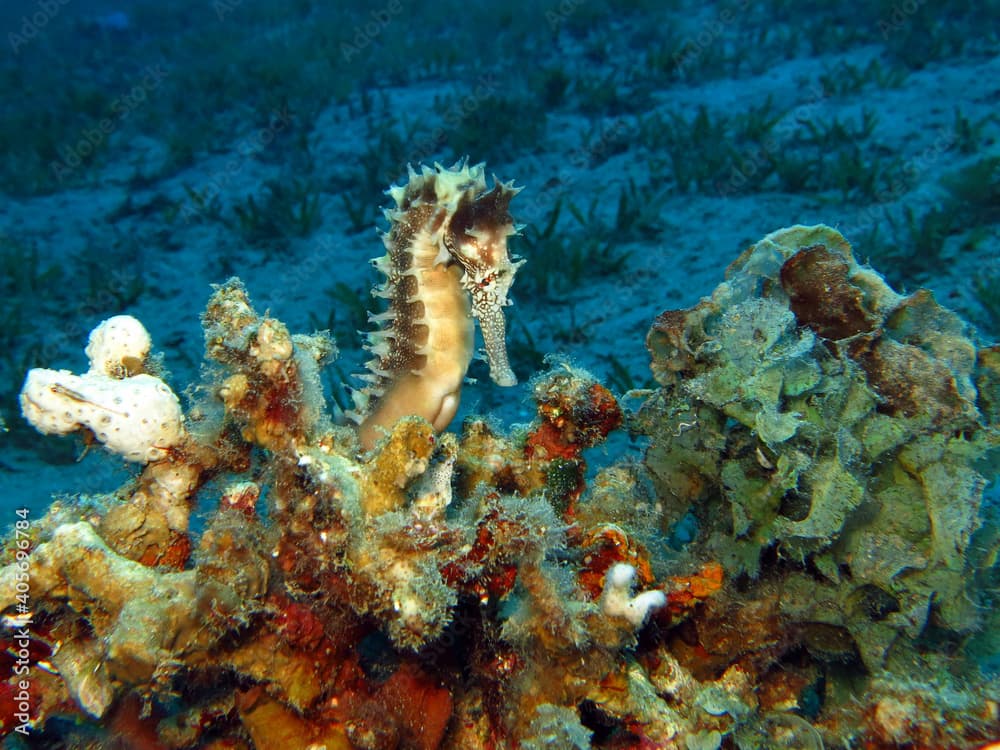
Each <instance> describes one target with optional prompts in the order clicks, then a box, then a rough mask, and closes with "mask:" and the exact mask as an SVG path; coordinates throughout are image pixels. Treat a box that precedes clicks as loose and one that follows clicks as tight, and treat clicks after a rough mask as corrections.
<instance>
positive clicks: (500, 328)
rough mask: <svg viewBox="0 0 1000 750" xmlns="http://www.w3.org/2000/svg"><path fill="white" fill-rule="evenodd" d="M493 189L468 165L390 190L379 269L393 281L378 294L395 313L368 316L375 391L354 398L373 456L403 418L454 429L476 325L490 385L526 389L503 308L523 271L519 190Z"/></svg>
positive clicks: (369, 377) (425, 171)
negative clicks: (514, 246)
mask: <svg viewBox="0 0 1000 750" xmlns="http://www.w3.org/2000/svg"><path fill="white" fill-rule="evenodd" d="M494 182H495V185H494V187H493V189H492V190H489V191H487V190H486V179H485V177H484V169H483V165H482V164H477V165H475V166H471V167H470V166H469V165H468V163H467V162H465V161H461V162H459V163H458V164H456V165H455V166H453V167H452V168H451V169H445V168H443V167H441V166H440V165H438V164H435V165H434V168H433V169H431V168H429V167H422V168H421V171H420V172H419V173H417V172H415V171H413V170H412V169H410V174H409V181H408V183H407V184H406V185H404V186H394V187H392V188H391V189H390V190H389V195H390V196H391V197H392V198H393V200H394V202H395V204H396V205H395V207H394V208H389V209H386V210H385V216H386V218H387V219H388V221H389V231H388V232H386V233H384V234H383V235H382V241H383V243H384V244H385V248H386V251H387V252H386V254H385V255H383V256H382V257H380V258H376V259H374V260H373V261H372V263H373V264H374V265H375V267H376V268H378V269H379V270H380V271H382V272H383V273H384V274H385V275H386V280H385V282H384V283H383V284H382V285H380V286H377V287H376V288H375V289H373V290H372V294H373V295H375V296H376V297H383V298H385V299H387V300H388V301H389V305H388V309H387V310H386V311H385V312H382V313H379V314H377V315H369V319H370V320H372V321H374V322H375V323H377V325H378V328H377V329H376V330H374V331H372V332H371V333H369V334H368V343H367V345H366V349H368V351H370V352H371V353H372V355H374V356H373V357H372V359H371V360H369V361H368V363H367V366H368V370H369V371H368V372H367V373H365V374H363V375H361V376H359V377H361V378H362V379H363V380H365V381H367V382H368V385H367V386H366V387H365V388H363V389H361V390H358V391H355V393H354V402H355V412H354V413H353V414H352V416H354V417H355V419H357V420H358V421H359V423H360V424H359V437H360V440H361V444H362V446H363V447H365V448H370V447H371V446H372V445H374V443H375V442H376V441H377V440H378V438H379V437H380V435H381V429H380V428H389V427H391V426H392V425H393V424H394V423H395V422H396V420H397V419H399V418H400V417H403V416H407V415H417V416H422V417H424V418H426V419H427V420H428V421H429V422H431V423H432V424H433V425H434V428H435V429H437V430H443V429H444V428H445V427H447V426H448V424H449V423H450V422H451V420H452V418H453V417H454V416H455V412H456V411H457V410H458V402H459V394H460V392H461V389H462V381H463V380H464V378H465V373H466V370H467V369H468V367H469V363H470V362H471V361H472V355H473V348H474V341H475V331H474V323H473V319H474V318H478V319H479V326H480V330H481V331H482V334H483V342H484V345H485V350H486V357H487V360H488V361H489V366H490V377H491V378H492V379H493V381H494V382H495V383H497V384H499V385H504V386H507V385H514V384H515V383H516V382H517V378H516V377H515V376H514V372H513V370H511V367H510V364H509V362H508V360H507V348H506V340H505V338H506V322H505V318H504V313H503V308H504V307H505V306H507V305H509V304H510V301H509V300H508V298H507V292H508V291H509V289H510V285H511V283H512V282H513V280H514V274H515V273H516V272H517V269H518V267H520V265H521V264H522V263H524V261H523V260H521V261H516V262H512V261H511V259H510V256H509V255H508V251H507V237H509V236H510V235H512V234H515V233H516V232H517V229H518V228H517V227H516V226H515V225H514V222H513V219H512V218H511V216H510V213H509V211H508V207H509V205H510V201H511V198H513V197H514V196H515V195H516V194H517V193H518V191H519V188H514V187H513V185H512V184H511V183H501V182H499V181H497V180H496V178H494Z"/></svg>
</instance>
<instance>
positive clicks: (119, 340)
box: [87, 315, 153, 378]
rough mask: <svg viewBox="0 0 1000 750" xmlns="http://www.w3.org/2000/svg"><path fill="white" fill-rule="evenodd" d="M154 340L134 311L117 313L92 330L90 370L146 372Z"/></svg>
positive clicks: (111, 373) (116, 374)
mask: <svg viewBox="0 0 1000 750" xmlns="http://www.w3.org/2000/svg"><path fill="white" fill-rule="evenodd" d="M152 346H153V342H152V340H151V339H150V338H149V333H148V332H147V331H146V328H145V326H143V324H142V323H140V322H139V320H138V319H137V318H133V317H132V316H131V315H115V316H114V317H113V318H108V319H107V320H105V321H104V322H103V323H101V324H100V325H99V326H97V328H95V329H94V330H93V331H91V332H90V339H89V340H88V341H87V358H88V359H89V360H90V371H91V372H99V373H101V374H102V375H108V376H110V377H112V378H125V377H128V376H129V375H131V374H136V373H139V372H142V369H143V364H144V363H145V361H146V357H148V356H149V350H150V349H151V348H152Z"/></svg>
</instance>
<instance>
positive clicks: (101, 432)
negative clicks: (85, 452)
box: [21, 315, 184, 463]
mask: <svg viewBox="0 0 1000 750" xmlns="http://www.w3.org/2000/svg"><path fill="white" fill-rule="evenodd" d="M149 348H150V343H149V334H148V333H146V329H145V328H143V326H142V324H141V323H139V321H138V320H136V319H135V318H132V317H130V316H124V315H120V316H116V317H114V318H111V319H109V320H106V321H104V322H103V323H101V325H99V326H98V327H97V328H95V329H94V331H93V332H92V333H91V334H90V342H89V344H88V346H87V356H88V357H89V358H90V364H91V368H90V371H89V372H87V373H85V374H83V375H74V374H73V373H71V372H69V371H68V370H46V369H41V368H36V369H33V370H31V371H29V372H28V376H27V377H26V378H25V380H24V386H23V387H22V388H21V413H22V414H23V415H24V418H25V419H27V420H28V421H29V422H30V423H31V424H32V426H33V427H35V429H37V430H38V431H39V432H42V433H45V434H46V435H66V434H69V433H71V432H76V431H77V430H81V429H84V428H86V429H89V430H90V431H91V432H92V433H93V434H94V436H95V437H96V438H97V439H98V440H99V441H100V442H101V443H103V444H104V446H105V447H106V448H107V449H108V450H110V451H112V452H114V453H117V454H119V455H121V456H124V457H125V458H126V459H127V460H129V461H138V462H140V463H149V462H150V461H158V460H160V459H162V458H164V457H166V455H167V452H168V450H169V449H170V448H172V447H173V446H175V445H177V444H178V443H180V441H181V440H182V439H183V438H184V415H183V413H182V411H181V405H180V402H179V401H178V400H177V396H175V395H174V392H173V391H172V390H170V387H169V386H168V385H167V384H166V383H164V382H163V381H162V380H160V379H159V378H155V377H153V376H152V375H148V374H145V373H140V374H138V375H132V376H128V373H130V372H135V371H137V370H141V369H142V367H143V363H144V360H145V358H146V356H147V355H148V354H149Z"/></svg>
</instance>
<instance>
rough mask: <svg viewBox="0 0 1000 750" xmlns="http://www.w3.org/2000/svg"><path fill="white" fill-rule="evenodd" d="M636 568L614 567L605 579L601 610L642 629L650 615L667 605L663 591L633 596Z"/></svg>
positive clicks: (622, 564)
mask: <svg viewBox="0 0 1000 750" xmlns="http://www.w3.org/2000/svg"><path fill="white" fill-rule="evenodd" d="M633 581H635V568H634V567H632V566H631V565H628V564H626V563H617V564H616V565H612V566H611V567H610V568H609V569H608V572H607V574H606V575H605V577H604V592H603V593H602V594H601V610H602V611H603V612H604V614H606V615H608V616H609V617H624V618H625V619H626V620H628V621H629V622H630V623H632V625H633V626H634V627H637V628H638V627H640V626H641V625H642V624H643V623H644V622H646V618H647V617H649V613H650V612H652V611H653V610H654V609H659V608H660V607H662V606H663V605H664V604H666V603H667V595H666V594H664V593H663V592H662V591H658V590H655V589H654V590H652V591H644V592H642V593H641V594H638V595H637V596H632V582H633Z"/></svg>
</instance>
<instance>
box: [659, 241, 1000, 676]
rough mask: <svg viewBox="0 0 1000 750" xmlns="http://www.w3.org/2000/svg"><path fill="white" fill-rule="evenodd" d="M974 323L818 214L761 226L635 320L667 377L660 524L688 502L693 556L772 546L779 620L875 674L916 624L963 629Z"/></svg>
mask: <svg viewBox="0 0 1000 750" xmlns="http://www.w3.org/2000/svg"><path fill="white" fill-rule="evenodd" d="M970 335H971V331H970V329H969V327H968V326H967V324H965V323H964V322H963V321H961V320H960V319H959V318H958V317H957V316H956V315H955V314H953V313H951V312H949V311H947V310H945V309H944V308H941V307H940V306H939V305H938V304H937V303H936V302H935V301H934V299H933V297H932V296H931V295H930V294H929V293H928V292H924V291H921V292H918V293H916V294H914V295H911V296H909V297H901V296H900V295H898V294H896V293H895V292H893V291H892V290H891V289H890V288H889V287H888V286H886V285H885V283H884V282H883V281H882V279H881V277H880V276H878V274H876V273H875V272H873V271H871V270H870V269H866V268H862V267H860V266H859V265H858V264H857V263H856V262H855V261H854V258H853V254H852V251H851V248H850V246H849V245H848V244H847V242H846V241H845V240H844V238H843V237H841V236H840V235H839V234H837V233H836V232H835V231H833V230H831V229H829V228H827V227H822V226H821V227H793V228H791V229H788V230H782V231H780V232H776V233H774V234H772V235H770V236H768V237H767V238H765V239H764V240H762V241H761V242H759V243H757V244H756V245H755V246H753V247H752V248H751V249H750V250H749V251H747V252H746V253H744V255H743V256H741V257H740V259H739V260H738V261H737V262H736V263H735V264H733V266H731V268H730V272H729V278H728V280H727V282H726V283H725V284H723V285H721V286H720V287H718V288H717V289H716V291H715V293H714V294H713V295H712V297H711V298H707V299H705V300H703V301H702V302H701V303H699V304H698V305H697V306H695V307H694V308H691V309H690V310H686V311H669V312H666V313H664V314H663V315H661V316H660V318H658V319H657V322H656V324H655V325H654V327H653V329H652V331H651V332H650V336H649V339H648V343H649V346H650V350H651V352H652V354H653V370H654V374H655V375H656V377H657V379H658V381H659V382H660V383H661V384H662V385H663V388H662V389H661V390H660V391H659V392H657V393H656V394H655V395H654V397H653V398H652V399H650V401H649V402H647V404H646V405H645V407H644V409H643V413H642V414H641V415H640V422H642V421H645V423H646V425H647V430H648V431H649V433H650V434H651V436H652V438H653V443H652V446H651V448H650V450H649V453H648V455H647V465H648V467H649V469H650V471H651V473H652V475H653V477H654V482H655V484H656V485H657V488H658V491H659V495H660V498H661V502H662V503H663V505H664V507H665V509H666V512H665V517H664V524H665V526H672V525H673V524H675V523H677V522H679V521H680V520H681V519H682V517H684V515H685V514H687V513H688V512H691V511H693V512H694V513H695V515H696V516H697V517H698V519H699V521H700V534H699V536H698V538H697V539H696V540H695V542H694V544H693V545H691V547H690V548H689V553H690V554H692V555H693V556H695V557H697V558H700V559H704V558H705V557H708V558H709V559H716V560H720V561H721V562H722V563H723V564H724V565H725V567H726V568H727V570H729V571H730V573H731V574H733V575H738V574H746V575H748V576H749V577H750V578H758V577H761V578H762V579H765V578H770V577H773V576H774V574H775V569H774V568H773V567H770V566H769V565H768V564H767V563H764V562H763V561H764V560H766V559H770V558H772V557H773V556H774V555H775V554H776V555H777V557H778V559H779V560H784V561H785V562H784V563H783V565H784V568H783V569H784V570H785V579H784V582H783V583H782V584H781V586H782V587H783V594H782V597H781V605H780V606H781V611H782V615H783V616H784V617H785V618H787V619H788V620H789V622H790V623H795V622H799V623H801V622H810V623H825V624H826V625H828V626H832V627H834V628H835V629H836V630H837V631H839V632H846V633H848V634H849V635H850V639H851V640H853V643H854V644H855V645H856V647H857V649H858V650H859V652H860V655H861V657H862V659H863V660H864V662H865V664H866V665H867V666H868V667H869V668H870V669H873V670H877V669H879V668H881V667H883V666H884V665H885V664H886V661H887V659H894V658H902V655H904V654H910V655H911V656H912V654H913V653H914V650H915V649H916V641H917V638H918V636H919V635H920V634H921V632H922V631H923V630H924V628H925V627H927V626H928V624H929V623H930V622H931V621H933V622H934V623H935V624H936V626H938V627H940V628H943V629H944V630H946V631H949V632H950V633H952V634H954V636H955V637H957V638H958V639H960V640H961V639H962V638H963V637H966V636H968V634H970V633H971V632H972V631H973V630H974V629H975V628H976V627H977V626H978V625H979V623H980V618H979V613H978V612H977V601H976V599H975V597H974V595H973V594H972V593H971V592H970V590H969V589H968V587H967V581H968V580H969V578H970V575H971V574H972V573H973V571H971V570H970V569H969V567H968V563H967V558H966V556H967V553H968V550H969V545H970V540H971V538H972V535H973V533H974V532H976V530H977V529H978V528H979V508H980V504H981V502H982V491H983V487H984V485H985V481H986V478H985V477H984V476H983V475H982V474H981V473H980V472H981V471H983V470H984V467H985V466H987V465H988V464H986V463H984V461H983V459H984V458H985V457H987V456H993V457H995V455H996V451H997V449H998V446H1000V435H998V432H997V429H996V427H997V426H996V424H995V423H994V422H993V421H992V418H991V416H990V413H989V410H988V409H987V410H985V412H984V411H983V409H984V407H985V405H986V404H988V403H996V399H997V395H998V394H997V392H996V391H997V383H996V380H995V378H993V379H991V378H989V377H988V376H987V371H986V370H985V368H984V367H983V365H982V364H981V361H980V360H981V358H980V359H977V350H976V347H975V345H974V344H973V343H972V341H971V339H970ZM890 649H892V652H891V653H890Z"/></svg>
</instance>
